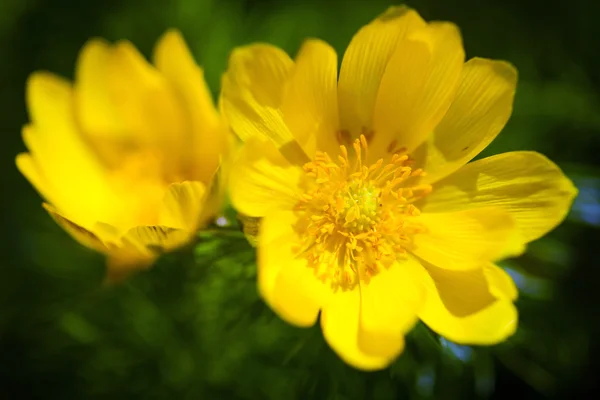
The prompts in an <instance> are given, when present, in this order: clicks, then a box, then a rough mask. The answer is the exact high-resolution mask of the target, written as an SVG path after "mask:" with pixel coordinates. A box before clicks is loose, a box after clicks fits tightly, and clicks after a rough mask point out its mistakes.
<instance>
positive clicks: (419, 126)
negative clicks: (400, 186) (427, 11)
mask: <svg viewBox="0 0 600 400" xmlns="http://www.w3.org/2000/svg"><path fill="white" fill-rule="evenodd" d="M464 56H465V55H464V50H463V46H462V39H461V36H460V32H459V30H458V28H457V27H456V26H455V25H454V24H451V23H431V24H429V25H428V26H427V28H425V29H422V30H420V31H417V32H415V33H413V34H412V35H410V36H409V37H408V38H407V39H406V40H404V41H402V42H400V43H399V44H398V47H397V49H396V50H395V52H394V54H393V55H392V57H391V59H390V62H389V63H388V66H387V68H386V70H385V73H384V74H383V77H382V79H381V86H380V88H379V92H378V94H377V102H376V104H375V111H374V116H373V129H374V134H373V140H372V146H370V147H372V152H373V156H374V157H375V158H380V157H381V156H382V154H383V153H384V152H388V153H392V152H394V151H395V150H397V149H398V148H405V149H406V150H407V151H409V152H411V151H412V150H414V149H415V148H416V147H417V146H419V145H420V144H421V143H423V142H424V141H425V140H426V139H427V137H428V136H429V134H430V133H431V132H432V131H433V129H434V128H435V126H436V125H437V124H438V123H439V122H440V120H441V119H442V117H443V116H444V114H445V113H446V111H447V110H448V107H449V106H450V104H451V102H452V98H453V97H454V94H455V92H456V88H457V86H458V81H459V78H460V73H461V70H462V66H463V63H464Z"/></svg>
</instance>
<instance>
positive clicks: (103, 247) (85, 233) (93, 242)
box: [42, 203, 116, 254]
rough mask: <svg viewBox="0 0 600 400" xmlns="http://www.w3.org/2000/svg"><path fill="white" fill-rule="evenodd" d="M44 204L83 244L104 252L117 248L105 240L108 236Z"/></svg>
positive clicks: (64, 227) (52, 215) (57, 220)
mask: <svg viewBox="0 0 600 400" xmlns="http://www.w3.org/2000/svg"><path fill="white" fill-rule="evenodd" d="M42 206H43V207H44V209H46V211H48V214H50V216H51V217H52V219H53V220H54V221H55V222H56V223H57V224H58V225H59V226H60V227H61V228H63V229H64V230H65V231H66V232H67V233H68V234H69V235H70V236H71V237H72V238H73V239H75V240H76V241H77V242H79V243H80V244H82V245H83V246H85V247H87V248H89V249H92V250H96V251H98V252H100V253H104V254H108V253H110V252H111V251H113V250H115V249H116V247H115V246H114V245H111V244H110V243H109V244H107V242H106V241H105V239H106V238H101V237H100V236H99V235H98V234H96V233H94V232H92V231H91V230H88V229H86V228H84V227H82V226H81V225H79V224H77V223H75V222H73V221H72V220H71V219H69V218H67V217H66V216H64V215H62V214H61V213H60V212H58V210H57V209H56V208H54V207H53V206H52V205H50V204H48V203H43V204H42Z"/></svg>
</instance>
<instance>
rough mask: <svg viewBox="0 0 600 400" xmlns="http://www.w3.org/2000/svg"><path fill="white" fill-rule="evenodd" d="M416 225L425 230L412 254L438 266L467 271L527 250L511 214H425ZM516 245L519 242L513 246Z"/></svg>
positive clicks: (499, 211) (490, 211) (495, 210)
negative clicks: (520, 240)
mask: <svg viewBox="0 0 600 400" xmlns="http://www.w3.org/2000/svg"><path fill="white" fill-rule="evenodd" d="M415 223H416V224H420V227H421V228H424V230H423V232H421V233H417V234H415V235H414V239H413V245H414V247H413V248H411V252H412V253H413V254H415V255H416V256H417V257H419V258H421V259H423V260H425V261H427V262H429V263H432V264H434V265H436V266H439V267H442V268H446V269H451V270H464V269H472V268H476V267H479V266H480V265H481V264H482V263H485V262H487V261H492V260H495V259H497V258H499V257H503V256H506V254H505V253H506V251H507V250H506V249H507V248H509V249H511V250H512V251H513V254H511V255H516V254H520V253H521V252H522V251H523V250H524V246H523V244H522V243H521V242H518V240H519V239H520V237H519V236H518V235H515V233H516V226H515V222H514V221H513V219H512V218H511V217H510V214H509V213H508V212H506V211H504V210H502V209H499V208H485V209H473V210H464V211H458V212H453V213H437V214H433V213H423V214H421V215H420V216H418V217H415ZM513 241H517V242H516V243H513Z"/></svg>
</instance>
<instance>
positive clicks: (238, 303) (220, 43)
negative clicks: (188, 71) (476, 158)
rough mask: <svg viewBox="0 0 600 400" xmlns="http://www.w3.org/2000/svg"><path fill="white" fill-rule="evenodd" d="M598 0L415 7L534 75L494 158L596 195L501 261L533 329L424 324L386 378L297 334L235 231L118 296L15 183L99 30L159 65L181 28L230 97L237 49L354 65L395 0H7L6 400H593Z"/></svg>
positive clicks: (525, 322) (317, 336) (434, 0)
mask: <svg viewBox="0 0 600 400" xmlns="http://www.w3.org/2000/svg"><path fill="white" fill-rule="evenodd" d="M594 3H596V2H594V1H593V0H572V1H570V2H568V3H567V2H564V1H558V0H550V1H545V2H533V1H529V2H525V1H520V0H502V1H500V0H460V1H459V0H457V1H455V2H448V1H442V0H422V1H417V0H415V1H410V2H408V4H409V5H411V6H414V7H415V8H417V10H418V11H419V12H420V13H421V14H422V15H423V16H424V17H425V18H426V19H429V20H431V19H437V20H450V21H453V22H455V23H457V24H458V25H459V26H460V27H461V30H462V33H463V36H464V42H465V46H466V51H467V55H468V56H469V57H471V56H480V57H489V58H498V59H504V60H508V61H510V62H512V63H513V64H515V65H516V67H517V68H518V70H519V73H520V81H519V85H518V89H517V96H516V101H515V110H514V113H513V116H512V118H511V120H510V122H509V123H508V125H507V126H506V129H505V130H504V132H503V133H502V134H501V135H500V136H499V138H498V139H497V140H496V141H495V142H494V143H493V144H492V145H491V146H490V147H489V148H488V149H487V150H486V151H485V152H484V154H482V155H490V154H495V153H499V152H503V151H510V150H525V149H527V150H537V151H540V152H542V153H544V154H545V155H547V156H549V157H550V158H551V159H552V160H554V161H555V162H556V163H558V164H559V165H560V166H561V167H562V168H563V169H564V171H565V172H566V173H567V175H569V176H570V177H571V178H572V179H573V180H574V181H575V183H576V185H577V186H578V187H579V190H580V195H579V197H578V199H577V201H576V203H575V205H574V207H573V210H572V212H571V213H570V215H569V217H568V219H567V221H566V222H565V223H564V224H563V225H561V226H560V227H559V228H558V229H556V230H555V231H553V232H552V233H551V234H549V235H548V236H547V237H546V238H544V239H542V240H539V241H537V242H535V243H532V244H531V246H530V248H529V251H528V252H527V254H525V255H524V256H522V257H519V258H518V259H514V260H510V261H508V262H506V263H504V264H503V265H504V266H505V267H507V268H508V269H509V272H510V273H511V274H512V275H513V276H514V278H515V281H516V283H517V285H518V286H519V288H520V291H521V295H520V298H519V300H518V301H517V304H518V307H519V310H520V320H521V322H520V328H519V331H518V332H517V334H516V335H515V336H514V337H513V338H511V339H510V340H509V341H507V342H506V343H504V344H502V345H499V346H495V347H491V348H471V347H465V346H457V345H454V344H452V343H448V342H446V341H444V340H440V339H439V338H438V337H436V336H435V335H433V334H432V333H431V332H430V331H429V330H428V329H427V328H426V327H424V326H423V325H419V326H418V327H417V328H416V329H415V330H414V331H413V332H412V333H411V334H410V335H409V339H408V345H407V350H406V351H405V354H404V355H403V356H402V357H401V358H400V359H399V360H398V361H397V362H396V363H395V364H393V365H392V366H391V367H390V368H389V369H388V370H385V371H381V372H377V373H363V372H359V371H355V370H353V369H351V368H349V367H347V366H345V365H344V364H343V363H342V362H341V361H339V360H338V358H337V357H336V356H335V355H334V354H333V353H332V352H331V350H329V348H328V347H327V346H326V344H325V343H324V341H323V339H322V337H321V333H320V331H319V328H318V327H315V328H313V329H297V328H293V327H290V326H287V325H286V324H285V323H283V322H282V321H280V320H279V319H277V318H276V317H275V316H274V314H273V313H272V312H271V311H270V310H269V309H268V308H266V307H265V306H264V305H263V303H262V302H261V300H260V299H259V298H258V296H257V293H256V289H255V265H254V261H253V260H254V252H253V249H252V248H251V246H249V245H248V244H247V242H246V241H245V240H244V238H243V236H242V235H241V234H240V233H239V228H238V227H237V226H236V225H235V218H234V215H233V214H232V212H229V214H228V217H229V219H230V221H232V224H233V225H232V226H231V227H230V228H229V229H227V230H225V231H223V232H222V233H220V234H219V235H218V236H215V235H213V236H211V235H204V236H202V237H201V238H200V242H199V243H200V244H198V245H197V246H189V247H188V248H185V249H182V250H181V251H179V252H178V253H175V254H170V255H168V256H165V257H162V258H161V259H160V261H159V262H158V263H157V265H156V266H155V268H154V269H152V270H151V271H148V272H144V273H140V274H138V275H136V276H135V277H134V278H133V279H131V280H129V281H128V282H126V283H125V284H123V285H120V286H118V287H114V288H111V289H103V288H102V287H101V286H100V282H101V279H102V275H103V272H104V269H103V268H104V267H103V260H102V257H101V256H100V255H98V254H94V253H93V252H91V251H88V250H86V249H84V248H83V247H81V246H80V245H78V244H77V243H76V242H74V241H73V240H71V239H70V238H69V237H68V236H67V235H66V234H65V233H64V232H63V231H62V230H61V229H60V228H58V227H57V226H56V225H55V224H54V223H53V222H52V221H51V219H50V218H49V216H48V215H47V214H46V213H45V212H44V211H43V210H42V208H41V207H40V204H41V199H40V197H39V196H38V195H37V193H36V192H35V191H34V190H33V189H32V187H31V186H30V185H29V183H28V182H27V181H26V180H25V179H24V178H23V177H22V176H21V175H19V173H18V172H17V170H16V168H15V165H14V157H15V155H16V154H17V153H19V152H21V151H24V150H25V148H24V145H23V143H22V141H21V138H20V130H21V126H22V125H24V124H25V123H26V121H27V114H26V108H25V103H24V84H25V80H26V78H27V76H28V75H29V74H30V73H31V72H33V71H36V70H49V71H52V72H55V73H58V74H60V75H63V76H66V77H69V78H71V77H72V76H73V68H74V63H75V60H76V57H77V54H78V51H79V49H80V48H81V46H82V45H83V44H84V42H85V41H86V40H87V39H88V38H90V37H92V36H100V37H104V38H106V39H109V40H118V39H129V40H131V41H132V42H133V43H134V44H135V45H136V46H137V47H138V48H139V49H140V50H141V51H142V52H143V53H144V54H146V55H150V52H151V50H152V47H153V45H154V42H155V41H156V39H157V38H158V37H159V36H160V35H161V34H162V33H163V32H164V30H166V29H167V28H169V27H176V28H179V29H180V30H181V31H182V32H183V34H184V36H185V38H186V40H187V42H188V43H189V45H190V47H191V49H192V51H193V53H194V55H195V56H196V59H197V61H198V62H199V63H200V64H201V65H203V67H204V68H205V71H206V77H207V80H208V82H209V85H210V87H211V89H212V91H213V93H214V94H215V95H216V93H217V91H218V87H219V79H220V74H221V73H222V72H223V71H224V69H225V67H226V63H227V55H228V53H229V51H230V50H231V49H232V48H233V47H235V46H238V45H242V44H246V43H250V42H253V41H267V42H271V43H273V44H276V45H279V46H281V47H283V48H284V49H285V50H287V51H288V52H290V53H291V54H294V53H295V52H296V51H297V49H298V48H299V46H300V44H301V43H302V40H303V39H304V38H306V37H319V38H322V39H324V40H326V41H328V42H329V43H331V44H332V45H333V46H334V47H335V48H336V49H337V50H338V52H339V53H340V54H341V53H342V52H343V50H344V48H345V47H346V46H347V44H348V42H349V40H350V38H351V36H352V34H353V33H354V32H355V31H356V30H357V29H358V28H359V27H360V26H362V25H363V24H365V23H367V22H368V21H369V20H371V19H372V18H373V17H375V16H376V15H377V14H379V13H381V12H382V11H383V10H385V9H386V8H387V7H388V6H389V5H391V4H393V3H392V2H390V1H382V0H369V1H351V0H346V1H338V0H329V1H328V0H305V1H284V0H279V1H276V0H270V1H268V0H267V1H242V0H228V1H225V0H197V1H193V0H173V1H158V0H147V1H142V0H133V1H131V0H127V1H124V0H104V1H101V0H87V1H85V2H83V1H76V0H73V1H68V0H54V1H42V0H2V1H1V2H0V62H1V63H0V134H1V138H0V140H1V141H0V178H1V180H2V181H1V183H2V195H1V196H0V199H1V202H2V204H1V205H0V210H1V213H2V220H1V222H2V228H3V229H2V233H1V237H0V254H1V258H0V260H1V261H0V399H37V398H44V399H48V398H50V399H103V398H110V399H121V398H127V399H132V398H133V399H136V398H142V399H200V398H202V399H221V398H227V399H307V398H315V399H395V398H439V399H454V398H456V399H465V398H473V397H476V398H485V397H497V398H504V397H506V396H513V395H521V396H528V397H530V398H537V397H539V398H548V397H554V398H564V397H566V396H569V397H577V396H579V395H581V394H582V393H584V392H586V391H590V390H592V389H593V386H594V384H595V376H594V375H593V372H592V370H593V367H594V364H596V365H597V364H598V362H597V357H598V355H599V349H598V344H597V342H596V341H595V340H594V339H596V337H597V335H598V333H599V329H598V328H599V325H598V317H597V315H598V311H597V310H598V307H599V306H600V290H598V282H599V278H600V272H599V268H600V262H599V261H600V260H599V257H598V244H599V243H600V238H599V236H600V235H598V232H599V227H600V169H599V168H598V164H599V163H598V161H599V160H600V156H599V154H600V136H599V133H600V97H599V93H600V55H599V54H600V53H599V49H600V24H598V23H597V21H598V19H599V17H600V7H599V6H598V5H595V4H594Z"/></svg>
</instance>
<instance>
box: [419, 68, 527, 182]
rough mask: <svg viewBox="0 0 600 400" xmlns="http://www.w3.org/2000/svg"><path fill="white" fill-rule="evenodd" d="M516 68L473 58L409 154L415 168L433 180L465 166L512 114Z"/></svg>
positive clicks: (498, 131) (495, 134)
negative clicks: (453, 93)
mask: <svg viewBox="0 0 600 400" xmlns="http://www.w3.org/2000/svg"><path fill="white" fill-rule="evenodd" d="M516 85H517V71H516V70H515V68H514V67H513V66H512V65H510V64H508V63H506V62H503V61H494V60H486V59H483V58H473V59H471V60H469V61H468V62H467V63H466V64H465V65H464V67H463V70H462V74H461V78H460V83H459V85H458V90H457V92H456V96H455V97H454V100H453V101H452V105H451V106H450V108H449V109H448V112H447V113H446V115H445V116H444V118H443V119H442V120H441V122H440V123H439V124H438V126H437V127H436V128H435V130H434V131H433V135H431V136H429V138H428V140H427V141H426V142H425V143H423V144H422V145H421V146H419V148H418V149H416V150H415V152H414V153H413V158H414V159H415V160H416V161H417V164H416V165H415V168H423V170H425V171H426V172H427V175H426V176H425V177H424V178H422V182H423V183H432V182H435V181H437V180H439V179H441V178H443V177H445V176H447V175H449V174H451V173H452V172H454V171H456V170H457V169H458V168H460V167H462V166H463V165H465V164H466V163H467V162H468V161H470V160H471V159H472V158H473V157H475V156H476V155H477V154H479V153H480V152H481V151H482V150H483V149H484V148H486V147H487V145H488V144H490V142H491V141H492V140H494V138H495V137H496V136H497V135H498V133H500V131H501V130H502V128H504V125H505V124H506V122H507V121H508V118H509V117H510V114H511V113H512V106H513V99H514V95H515V87H516Z"/></svg>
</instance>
